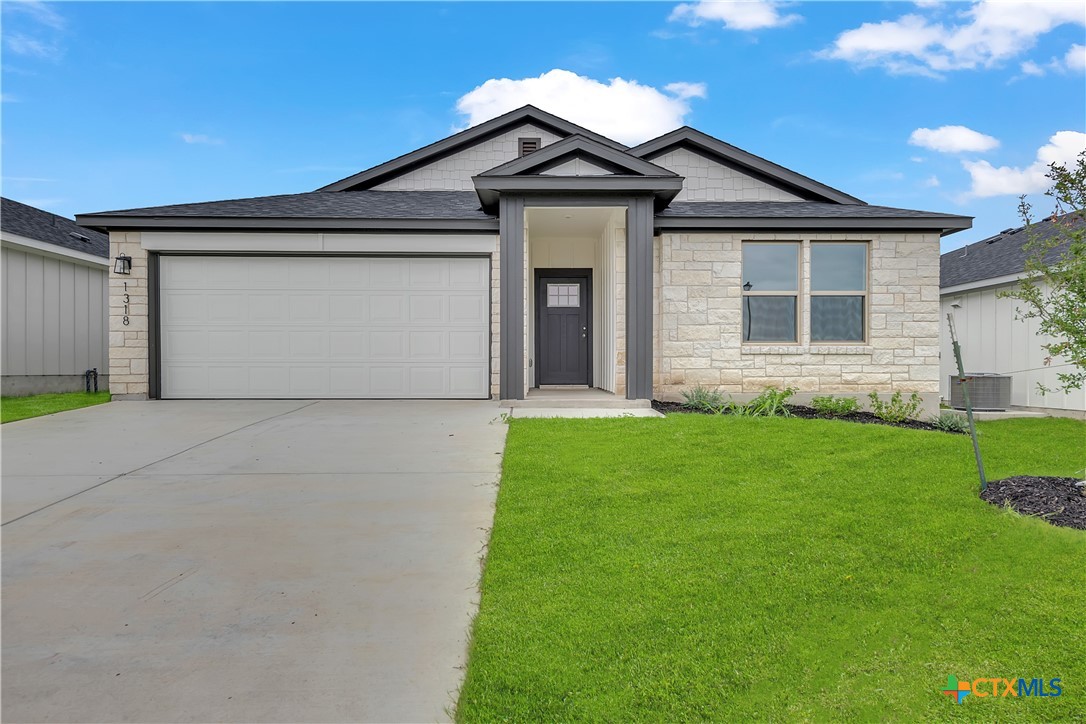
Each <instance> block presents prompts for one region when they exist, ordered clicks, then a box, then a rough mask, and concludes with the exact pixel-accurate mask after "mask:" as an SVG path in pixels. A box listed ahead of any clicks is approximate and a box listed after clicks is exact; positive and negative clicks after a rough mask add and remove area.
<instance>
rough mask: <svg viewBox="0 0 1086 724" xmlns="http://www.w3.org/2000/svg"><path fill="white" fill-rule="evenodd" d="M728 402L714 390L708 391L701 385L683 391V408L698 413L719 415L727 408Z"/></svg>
mask: <svg viewBox="0 0 1086 724" xmlns="http://www.w3.org/2000/svg"><path fill="white" fill-rule="evenodd" d="M727 404H728V401H727V400H725V399H724V395H722V394H721V393H719V392H717V391H716V390H709V389H706V388H704V387H702V386H701V385H698V386H697V387H694V388H692V389H689V390H683V407H685V408H687V409H689V410H697V411H698V412H716V413H720V412H722V411H723V410H724V408H725V407H726V406H727Z"/></svg>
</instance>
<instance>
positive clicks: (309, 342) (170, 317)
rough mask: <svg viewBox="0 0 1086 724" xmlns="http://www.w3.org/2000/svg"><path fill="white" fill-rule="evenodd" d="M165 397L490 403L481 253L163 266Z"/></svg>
mask: <svg viewBox="0 0 1086 724" xmlns="http://www.w3.org/2000/svg"><path fill="white" fill-rule="evenodd" d="M160 298H161V305H162V306H161V322H160V324H161V327H160V344H161V352H160V356H161V375H162V377H161V396H162V397H164V398H411V397H414V398H487V397H488V396H489V377H490V370H489V366H490V360H489V349H490V340H489V330H490V260H489V258H483V257H448V258H438V257H411V258H384V257H243V256H238V257H201V256H163V257H161V259H160Z"/></svg>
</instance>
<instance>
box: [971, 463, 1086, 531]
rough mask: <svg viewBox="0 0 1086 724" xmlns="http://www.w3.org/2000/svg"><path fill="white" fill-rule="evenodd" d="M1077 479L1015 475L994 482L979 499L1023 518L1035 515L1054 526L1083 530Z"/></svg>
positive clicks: (1084, 503)
mask: <svg viewBox="0 0 1086 724" xmlns="http://www.w3.org/2000/svg"><path fill="white" fill-rule="evenodd" d="M1077 482H1080V481H1079V480H1078V479H1077V478H1052V477H1043V476H1035V475H1016V476H1014V477H1013V478H1004V479H1003V480H994V481H992V482H990V483H988V489H987V490H985V491H984V492H983V493H981V494H980V497H981V498H982V499H984V500H987V501H988V502H989V503H991V504H992V505H999V506H1002V505H1009V506H1010V507H1011V508H1013V509H1014V510H1015V511H1016V512H1018V513H1021V514H1022V515H1034V516H1037V517H1038V518H1043V519H1044V520H1047V521H1048V522H1049V523H1052V524H1053V525H1062V526H1064V527H1067V528H1078V529H1079V530H1086V495H1083V490H1084V489H1083V488H1079V487H1076V486H1075V483H1077Z"/></svg>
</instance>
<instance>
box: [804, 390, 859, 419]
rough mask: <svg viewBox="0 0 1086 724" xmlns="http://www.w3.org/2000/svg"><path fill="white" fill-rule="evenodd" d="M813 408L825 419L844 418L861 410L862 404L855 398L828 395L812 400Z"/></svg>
mask: <svg viewBox="0 0 1086 724" xmlns="http://www.w3.org/2000/svg"><path fill="white" fill-rule="evenodd" d="M811 407H813V408H814V410H815V412H817V413H818V414H819V415H822V416H823V417H844V416H845V415H847V414H849V413H851V412H856V410H858V409H859V408H860V403H859V402H857V401H856V398H855V397H834V396H833V395H826V396H825V397H816V398H814V399H813V400H811Z"/></svg>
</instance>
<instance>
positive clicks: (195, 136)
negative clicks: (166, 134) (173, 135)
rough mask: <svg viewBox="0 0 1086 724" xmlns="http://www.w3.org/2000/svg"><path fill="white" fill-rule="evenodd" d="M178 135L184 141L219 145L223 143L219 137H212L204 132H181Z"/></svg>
mask: <svg viewBox="0 0 1086 724" xmlns="http://www.w3.org/2000/svg"><path fill="white" fill-rule="evenodd" d="M179 135H180V136H181V140H182V141H184V142H185V143H196V144H206V145H209V146H221V145H222V144H223V143H224V141H223V140H222V139H221V138H212V137H211V136H209V135H207V134H206V133H181V134H179Z"/></svg>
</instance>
